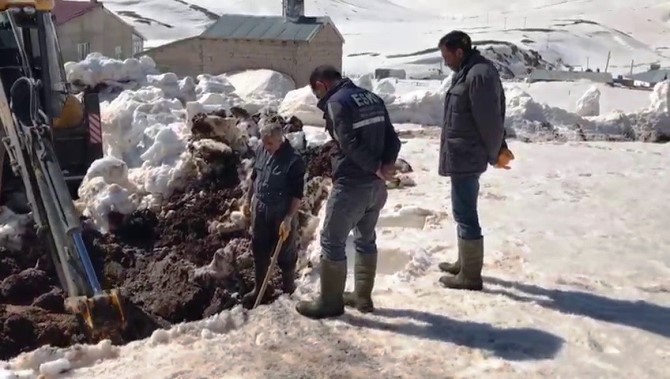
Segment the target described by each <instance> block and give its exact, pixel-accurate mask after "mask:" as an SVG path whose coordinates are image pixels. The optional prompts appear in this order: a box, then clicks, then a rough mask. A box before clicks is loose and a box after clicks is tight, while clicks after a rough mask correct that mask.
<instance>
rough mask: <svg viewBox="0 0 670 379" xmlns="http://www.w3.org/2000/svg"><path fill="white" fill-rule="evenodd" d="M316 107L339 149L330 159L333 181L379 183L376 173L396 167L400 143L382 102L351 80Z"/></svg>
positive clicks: (336, 87)
mask: <svg viewBox="0 0 670 379" xmlns="http://www.w3.org/2000/svg"><path fill="white" fill-rule="evenodd" d="M317 106H318V107H319V109H321V110H322V111H323V112H324V119H325V120H326V129H327V130H328V133H330V136H331V137H332V138H333V139H334V140H335V141H337V143H338V145H339V151H338V152H337V153H335V156H334V157H333V163H332V166H333V181H334V182H340V183H345V182H346V183H365V182H369V181H374V180H380V179H379V177H377V175H376V174H375V173H376V171H377V169H379V167H380V166H381V165H383V164H387V163H395V160H396V159H397V158H398V153H399V152H400V139H399V138H398V134H397V133H396V131H395V129H394V128H393V124H391V120H390V118H389V114H388V111H387V110H386V105H384V101H383V100H382V99H381V98H380V97H379V96H377V95H375V94H374V93H372V92H370V91H367V90H365V89H363V88H360V87H358V86H356V85H355V84H354V83H352V82H351V80H349V79H342V80H341V81H340V82H338V83H337V84H336V85H335V86H334V87H333V88H331V89H330V90H329V91H328V92H327V93H326V95H325V96H324V97H323V98H322V99H321V100H320V101H319V103H318V104H317Z"/></svg>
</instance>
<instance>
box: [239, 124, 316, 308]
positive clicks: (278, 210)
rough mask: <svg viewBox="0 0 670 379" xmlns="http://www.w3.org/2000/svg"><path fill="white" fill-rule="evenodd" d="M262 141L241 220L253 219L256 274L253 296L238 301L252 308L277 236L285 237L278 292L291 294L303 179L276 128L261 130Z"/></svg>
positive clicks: (298, 164)
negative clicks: (245, 217)
mask: <svg viewBox="0 0 670 379" xmlns="http://www.w3.org/2000/svg"><path fill="white" fill-rule="evenodd" d="M260 136H261V141H262V146H259V147H258V149H257V151H256V161H255V164H254V167H253V171H252V174H251V181H252V182H251V183H250V185H249V190H248V192H247V195H246V201H245V203H244V205H243V207H242V211H243V212H244V214H245V216H247V217H250V218H251V227H252V231H251V233H252V239H251V248H252V251H253V255H254V274H255V276H254V289H253V291H251V292H250V293H248V294H246V295H245V296H244V297H243V298H242V304H243V305H244V307H246V308H251V307H253V305H254V302H255V301H256V297H257V296H258V293H259V292H260V288H261V286H262V284H263V279H264V278H265V275H266V273H267V271H268V267H269V266H270V260H271V258H272V253H273V251H274V248H275V245H276V244H277V242H278V239H279V236H282V237H283V238H285V241H284V243H283V246H282V250H281V251H280V253H279V257H278V260H277V264H278V266H279V268H280V269H281V273H282V291H283V292H284V293H288V294H291V293H293V291H295V283H294V280H295V266H296V261H297V254H296V248H297V231H298V217H297V214H298V210H299V208H300V201H301V199H302V196H303V187H304V176H305V164H304V162H303V160H302V158H301V157H300V155H298V153H297V152H296V151H295V150H294V149H293V147H292V146H291V144H290V143H289V142H288V140H286V139H285V138H284V134H283V132H282V127H281V125H280V124H278V123H272V124H267V125H264V126H263V128H261V130H260ZM268 292H269V291H266V294H267V293H268Z"/></svg>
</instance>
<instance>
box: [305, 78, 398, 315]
mask: <svg viewBox="0 0 670 379" xmlns="http://www.w3.org/2000/svg"><path fill="white" fill-rule="evenodd" d="M310 85H311V87H312V91H313V92H314V95H315V96H316V97H317V98H318V99H319V102H318V107H319V109H321V110H322V111H323V112H324V118H325V120H326V129H327V130H328V132H329V133H330V135H331V137H332V138H333V139H334V140H335V141H337V144H338V147H339V149H338V151H336V153H335V154H334V156H333V159H332V166H333V173H332V175H333V189H332V192H331V194H330V197H329V199H328V203H327V205H326V217H325V220H324V223H323V229H322V232H321V251H322V256H321V272H320V273H321V293H320V294H319V297H318V298H316V299H315V300H314V301H303V302H300V303H298V305H297V311H298V312H299V313H300V314H302V315H303V316H306V317H309V318H312V319H321V318H326V317H335V316H339V315H341V314H343V313H344V306H345V305H347V306H352V307H356V308H357V309H358V310H360V311H362V312H372V311H373V309H374V307H373V303H372V298H371V293H372V289H373V286H374V281H375V274H376V269H377V244H376V234H375V227H376V226H377V220H378V218H379V213H380V212H381V210H382V208H383V207H384V205H385V204H386V198H387V193H386V183H385V179H390V178H391V177H392V176H393V173H394V170H395V161H396V158H397V157H398V152H399V151H400V139H399V138H398V135H397V134H396V132H395V130H394V128H393V125H392V124H391V121H390V119H389V115H388V112H387V111H386V106H385V105H384V102H383V100H382V99H381V98H379V96H376V95H375V94H373V93H371V92H369V91H366V90H364V89H362V88H360V87H357V86H356V85H354V83H352V82H351V81H350V80H349V79H346V78H342V75H341V74H340V73H339V72H338V71H337V69H335V68H334V67H331V66H321V67H318V68H316V69H315V70H314V71H313V72H312V74H311V77H310ZM352 229H353V231H354V245H355V247H356V262H355V268H354V276H355V289H354V292H350V293H344V287H345V284H346V278H347V256H346V253H345V245H346V242H347V237H348V236H349V232H351V230H352Z"/></svg>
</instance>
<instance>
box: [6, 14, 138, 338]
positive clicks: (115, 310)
mask: <svg viewBox="0 0 670 379" xmlns="http://www.w3.org/2000/svg"><path fill="white" fill-rule="evenodd" d="M0 23H2V24H3V26H4V28H5V30H6V28H9V29H10V30H12V31H13V33H12V34H11V35H13V36H14V38H16V41H15V42H16V44H15V45H14V46H15V47H16V48H17V51H18V56H17V58H18V59H17V62H16V63H17V66H16V67H12V69H13V70H10V71H0V76H3V78H2V79H3V80H1V81H0V124H2V128H0V138H2V143H3V145H4V149H0V155H1V154H2V150H6V151H7V153H8V155H9V160H10V165H9V166H10V167H11V170H12V171H13V173H14V174H15V175H16V176H18V177H20V178H21V181H22V184H23V187H24V189H25V195H26V200H27V202H28V205H29V206H30V209H31V211H32V215H33V218H34V220H35V225H36V227H37V231H38V235H39V236H40V237H41V238H42V241H43V243H44V245H45V246H46V247H47V248H48V250H49V253H50V257H51V259H52V261H53V263H54V267H55V268H56V271H57V274H58V279H59V281H60V283H61V285H62V287H63V289H64V290H65V291H66V292H67V294H68V298H67V299H66V307H67V309H69V310H71V311H72V312H74V313H76V314H77V315H79V316H80V317H81V320H82V321H83V322H84V324H85V325H86V327H87V329H88V331H87V332H88V333H87V334H89V336H91V337H92V338H94V339H100V338H112V339H114V337H115V336H118V335H119V333H120V332H121V331H122V330H123V329H124V327H125V322H126V320H125V315H124V309H123V308H124V306H123V301H122V299H121V297H120V295H119V293H118V291H116V290H111V291H103V289H102V287H101V285H100V282H99V280H98V278H97V275H96V271H95V269H94V267H93V264H92V263H91V259H90V256H89V253H88V250H87V248H86V245H85V244H84V241H83V239H82V229H81V221H80V219H79V217H78V215H77V213H76V210H75V207H74V203H73V200H72V196H71V194H70V190H69V189H68V182H67V181H66V176H65V174H64V172H63V170H62V169H61V166H60V164H59V161H58V159H57V155H56V151H55V149H54V146H53V129H52V126H51V125H52V122H53V115H54V114H58V112H59V110H58V109H57V108H58V107H59V101H58V95H59V94H61V95H62V94H67V91H68V88H67V86H66V85H65V83H56V82H55V81H54V80H53V77H54V75H53V74H54V72H61V73H62V64H61V63H62V62H61V59H60V48H59V46H58V40H57V38H56V31H55V28H54V26H53V22H52V18H51V13H50V12H44V11H36V10H35V9H32V11H31V9H30V8H26V7H24V8H10V9H8V10H6V11H2V12H0ZM4 36H5V37H6V36H7V34H5V35H4ZM5 42H6V41H5ZM0 43H3V41H1V40H0ZM17 69H20V70H19V71H18V72H20V73H21V75H16V74H15V73H16V72H17ZM54 70H59V71H54ZM8 72H10V73H14V76H15V78H11V80H7V79H8V78H7V77H6V76H5V75H7V74H8ZM8 82H9V83H11V87H10V88H5V85H6V84H7V83H8ZM6 90H8V91H6ZM7 94H9V96H7ZM61 105H62V104H61ZM0 161H1V159H0Z"/></svg>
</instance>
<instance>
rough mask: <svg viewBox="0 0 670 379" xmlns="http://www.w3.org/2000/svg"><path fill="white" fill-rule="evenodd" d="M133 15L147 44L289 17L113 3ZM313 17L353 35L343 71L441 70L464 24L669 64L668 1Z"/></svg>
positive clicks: (223, 6) (562, 0)
mask: <svg viewBox="0 0 670 379" xmlns="http://www.w3.org/2000/svg"><path fill="white" fill-rule="evenodd" d="M105 4H106V5H107V6H108V7H109V8H110V9H112V10H114V11H116V12H118V13H119V14H121V15H122V17H124V18H125V19H126V20H128V21H130V22H132V23H133V24H134V25H136V26H137V28H138V29H139V30H140V31H141V32H143V33H144V34H145V35H146V36H147V37H148V38H149V39H150V41H149V43H148V46H155V45H158V44H162V43H165V42H167V41H171V40H175V39H179V38H183V37H188V36H193V35H197V34H198V33H200V32H201V31H202V30H203V29H204V28H205V27H206V26H207V25H208V24H209V23H211V22H212V21H213V20H214V19H216V16H217V15H219V14H222V13H248V14H266V15H267V14H277V15H278V14H281V1H279V0H255V1H246V0H107V1H105ZM306 13H307V14H308V15H328V16H330V17H331V18H333V20H334V21H335V22H336V24H337V26H338V28H339V29H340V30H341V31H342V33H343V35H344V36H345V38H346V44H345V47H344V49H345V56H346V57H345V62H344V63H345V70H346V71H347V72H348V73H365V72H370V71H371V70H374V68H378V67H402V68H406V69H408V70H410V71H422V70H423V71H429V70H435V69H437V68H439V61H440V59H439V54H438V53H437V52H436V51H434V52H431V53H427V54H424V55H422V56H421V57H419V58H420V59H418V61H417V59H409V58H408V57H403V58H402V59H400V58H397V56H398V55H411V54H412V53H414V52H417V51H425V50H427V49H434V48H435V46H436V44H437V41H438V40H439V38H440V37H441V36H442V35H444V34H445V33H446V32H448V31H449V30H452V29H462V30H464V31H467V32H469V33H471V34H472V37H473V39H475V40H478V41H496V42H502V43H506V42H507V43H513V44H515V45H516V47H517V48H519V49H521V50H523V51H524V52H525V53H529V51H528V50H534V51H537V52H539V53H540V54H541V55H542V57H543V58H544V59H545V60H546V61H548V62H549V63H557V62H559V63H563V64H565V65H569V66H574V67H577V68H580V67H581V68H583V67H586V66H587V65H588V66H589V67H590V68H593V69H595V68H600V69H604V68H605V64H606V60H607V55H608V52H611V60H610V64H609V67H610V71H613V72H614V73H624V72H627V71H628V70H630V64H631V61H632V60H634V61H635V62H634V63H635V66H636V67H635V69H636V71H639V70H643V69H645V68H646V66H648V65H649V64H650V63H661V64H663V65H666V64H668V62H670V59H669V57H670V51H669V50H668V49H669V48H670V44H669V43H667V42H666V41H667V40H668V39H669V37H670V23H669V21H668V20H669V19H670V1H663V2H659V1H656V0H639V1H636V2H635V3H630V2H629V1H624V0H509V1H505V2H491V1H486V0H471V1H469V2H463V1H460V0H458V1H456V0H366V1H365V2H357V1H353V0H311V1H307V3H306Z"/></svg>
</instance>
